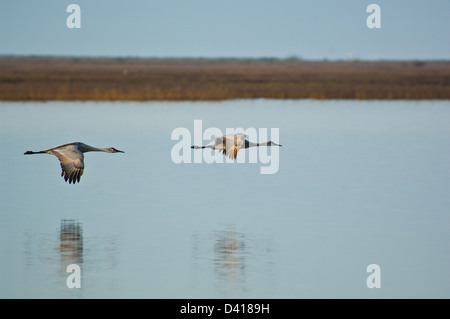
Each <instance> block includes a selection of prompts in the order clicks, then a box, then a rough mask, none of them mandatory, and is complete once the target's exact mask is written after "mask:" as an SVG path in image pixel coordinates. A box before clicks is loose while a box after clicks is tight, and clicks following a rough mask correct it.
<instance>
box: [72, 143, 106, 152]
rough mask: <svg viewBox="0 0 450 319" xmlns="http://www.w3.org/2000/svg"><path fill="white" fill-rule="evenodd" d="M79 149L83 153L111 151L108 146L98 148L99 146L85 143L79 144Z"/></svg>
mask: <svg viewBox="0 0 450 319" xmlns="http://www.w3.org/2000/svg"><path fill="white" fill-rule="evenodd" d="M78 149H79V150H80V152H82V153H86V152H107V153H109V150H108V149H107V148H97V147H93V146H90V145H87V144H83V143H81V144H80V145H78Z"/></svg>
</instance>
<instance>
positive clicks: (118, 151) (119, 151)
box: [116, 149, 125, 153]
mask: <svg viewBox="0 0 450 319" xmlns="http://www.w3.org/2000/svg"><path fill="white" fill-rule="evenodd" d="M116 152H117V153H125V152H124V151H121V150H118V149H116Z"/></svg>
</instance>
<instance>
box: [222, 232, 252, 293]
mask: <svg viewBox="0 0 450 319" xmlns="http://www.w3.org/2000/svg"><path fill="white" fill-rule="evenodd" d="M229 228H230V229H227V230H223V231H218V232H217V233H216V236H215V241H214V269H215V272H216V274H217V277H218V278H217V279H218V281H219V283H220V286H221V289H222V290H224V291H223V292H225V293H231V294H234V293H236V292H237V291H239V290H242V289H243V288H244V278H245V273H244V271H245V254H246V250H245V235H244V234H242V233H239V232H236V231H235V230H234V227H229Z"/></svg>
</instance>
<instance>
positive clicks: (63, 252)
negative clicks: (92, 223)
mask: <svg viewBox="0 0 450 319" xmlns="http://www.w3.org/2000/svg"><path fill="white" fill-rule="evenodd" d="M59 239H60V244H59V251H60V256H61V264H62V266H64V265H65V267H66V266H68V265H70V264H77V265H78V266H81V264H82V262H83V228H82V227H81V224H80V223H79V222H78V221H77V220H73V219H62V220H61V228H60V233H59Z"/></svg>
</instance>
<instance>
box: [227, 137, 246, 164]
mask: <svg viewBox="0 0 450 319" xmlns="http://www.w3.org/2000/svg"><path fill="white" fill-rule="evenodd" d="M246 137H247V136H246V135H245V134H243V133H237V134H228V135H224V136H222V140H223V148H222V150H221V152H222V153H223V154H224V155H226V156H228V157H229V158H231V159H236V157H237V153H238V151H239V150H240V149H241V148H243V147H244V145H245V138H246Z"/></svg>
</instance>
